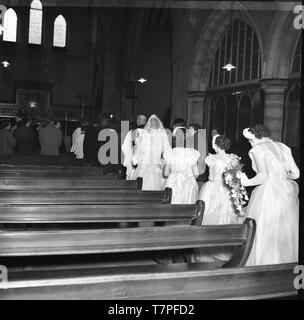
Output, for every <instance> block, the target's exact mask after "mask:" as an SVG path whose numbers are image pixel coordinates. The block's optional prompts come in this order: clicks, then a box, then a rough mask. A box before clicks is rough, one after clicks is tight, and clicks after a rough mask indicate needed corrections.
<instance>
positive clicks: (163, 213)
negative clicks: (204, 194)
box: [0, 200, 204, 225]
mask: <svg viewBox="0 0 304 320" xmlns="http://www.w3.org/2000/svg"><path fill="white" fill-rule="evenodd" d="M203 214H204V202H203V201H201V200H199V201H197V203H196V205H171V204H148V205H147V204H137V205H136V206H134V205H128V204H124V205H97V204H91V205H76V206H71V205H58V206H53V205H1V206H0V224H7V223H10V224H23V223H31V224H54V223H55V224H65V223H70V224H74V225H75V224H80V223H97V222H101V223H106V222H140V223H141V225H143V224H144V223H151V222H152V223H153V222H178V223H182V224H188V225H190V224H191V223H192V224H196V225H201V221H202V219H203Z"/></svg>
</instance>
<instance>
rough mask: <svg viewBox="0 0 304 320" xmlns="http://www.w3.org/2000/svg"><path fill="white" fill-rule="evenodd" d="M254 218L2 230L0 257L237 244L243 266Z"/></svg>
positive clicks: (236, 260)
mask: <svg viewBox="0 0 304 320" xmlns="http://www.w3.org/2000/svg"><path fill="white" fill-rule="evenodd" d="M255 228H256V226H255V221H254V220H252V219H246V220H245V222H244V224H240V225H218V226H171V227H166V226H165V227H161V228H158V227H147V228H126V229H83V230H53V231H28V230H24V231H13V230H0V257H22V256H26V257H31V256H52V255H85V254H107V253H126V252H151V251H165V250H179V249H193V248H205V247H206V248H210V247H234V248H235V251H234V254H233V257H232V259H231V261H230V262H229V266H230V267H240V266H244V264H245V262H246V261H247V258H248V255H249V253H250V250H251V247H252V243H253V239H254V235H255Z"/></svg>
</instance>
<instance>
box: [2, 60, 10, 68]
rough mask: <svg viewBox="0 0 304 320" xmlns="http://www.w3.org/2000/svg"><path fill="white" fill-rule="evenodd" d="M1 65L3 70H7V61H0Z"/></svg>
mask: <svg viewBox="0 0 304 320" xmlns="http://www.w3.org/2000/svg"><path fill="white" fill-rule="evenodd" d="M1 64H2V65H3V67H4V68H7V67H8V66H9V65H10V63H9V62H8V61H2V62H1Z"/></svg>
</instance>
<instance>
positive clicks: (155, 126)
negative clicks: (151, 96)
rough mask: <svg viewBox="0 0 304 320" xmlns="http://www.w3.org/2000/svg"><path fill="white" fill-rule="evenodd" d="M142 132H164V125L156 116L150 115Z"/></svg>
mask: <svg viewBox="0 0 304 320" xmlns="http://www.w3.org/2000/svg"><path fill="white" fill-rule="evenodd" d="M144 130H147V131H148V132H150V131H151V130H159V131H162V130H164V131H165V128H164V125H163V123H162V122H161V121H160V119H159V118H158V116H157V115H155V114H152V115H151V117H150V118H149V120H148V121H147V123H146V125H145V127H144Z"/></svg>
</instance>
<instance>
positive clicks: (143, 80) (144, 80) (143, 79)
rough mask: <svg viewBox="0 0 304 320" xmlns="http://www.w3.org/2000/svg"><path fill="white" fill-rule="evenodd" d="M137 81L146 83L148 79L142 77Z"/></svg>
mask: <svg viewBox="0 0 304 320" xmlns="http://www.w3.org/2000/svg"><path fill="white" fill-rule="evenodd" d="M137 81H138V82H140V83H145V82H146V81H147V80H146V79H145V78H140V79H138V80H137Z"/></svg>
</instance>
